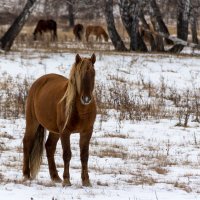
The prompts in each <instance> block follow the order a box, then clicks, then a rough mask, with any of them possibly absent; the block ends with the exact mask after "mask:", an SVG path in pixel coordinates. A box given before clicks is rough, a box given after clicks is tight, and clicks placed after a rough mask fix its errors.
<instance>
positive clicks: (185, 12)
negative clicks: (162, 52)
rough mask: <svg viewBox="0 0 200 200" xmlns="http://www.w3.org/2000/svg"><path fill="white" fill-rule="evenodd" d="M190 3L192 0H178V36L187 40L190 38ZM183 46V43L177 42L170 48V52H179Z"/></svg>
mask: <svg viewBox="0 0 200 200" xmlns="http://www.w3.org/2000/svg"><path fill="white" fill-rule="evenodd" d="M190 5H191V1H190V0H178V4H177V37H178V38H180V39H182V40H185V41H187V38H188V24H189V15H190ZM183 48H184V46H183V45H181V44H176V45H174V46H173V47H172V48H171V49H170V52H174V53H179V52H181V51H182V50H183Z"/></svg>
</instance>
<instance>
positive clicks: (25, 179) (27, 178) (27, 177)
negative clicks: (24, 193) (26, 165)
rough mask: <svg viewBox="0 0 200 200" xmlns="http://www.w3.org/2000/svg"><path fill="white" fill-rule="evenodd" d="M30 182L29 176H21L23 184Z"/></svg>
mask: <svg viewBox="0 0 200 200" xmlns="http://www.w3.org/2000/svg"><path fill="white" fill-rule="evenodd" d="M30 180H31V178H30V177H29V176H27V175H24V176H23V182H26V181H30Z"/></svg>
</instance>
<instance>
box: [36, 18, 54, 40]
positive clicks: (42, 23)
mask: <svg viewBox="0 0 200 200" xmlns="http://www.w3.org/2000/svg"><path fill="white" fill-rule="evenodd" d="M48 31H49V32H50V33H51V37H52V40H53V41H55V40H56V39H57V23H56V22H55V21H54V20H52V19H49V20H42V19H41V20H39V21H38V23H37V26H36V27H35V30H34V32H33V39H34V40H37V35H38V33H39V34H40V36H41V35H42V33H44V32H48Z"/></svg>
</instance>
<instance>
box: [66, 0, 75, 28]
mask: <svg viewBox="0 0 200 200" xmlns="http://www.w3.org/2000/svg"><path fill="white" fill-rule="evenodd" d="M67 4H68V18H69V26H70V27H73V26H74V21H75V19H74V18H75V16H74V0H67Z"/></svg>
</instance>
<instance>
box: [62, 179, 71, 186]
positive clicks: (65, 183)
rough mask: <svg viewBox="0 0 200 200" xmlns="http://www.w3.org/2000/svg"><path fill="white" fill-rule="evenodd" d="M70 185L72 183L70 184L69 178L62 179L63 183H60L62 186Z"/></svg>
mask: <svg viewBox="0 0 200 200" xmlns="http://www.w3.org/2000/svg"><path fill="white" fill-rule="evenodd" d="M71 185H72V184H71V182H70V180H69V179H65V180H63V183H62V186H63V187H69V186H71Z"/></svg>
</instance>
